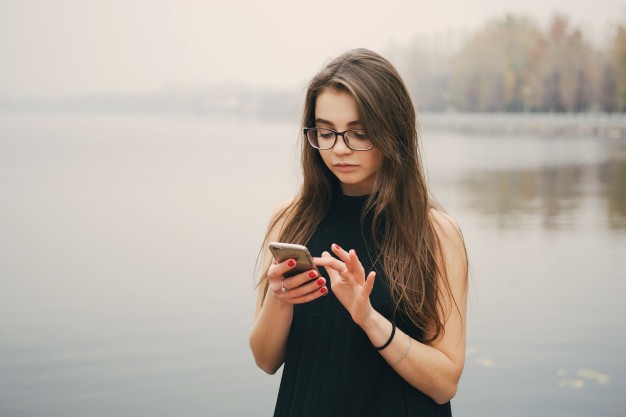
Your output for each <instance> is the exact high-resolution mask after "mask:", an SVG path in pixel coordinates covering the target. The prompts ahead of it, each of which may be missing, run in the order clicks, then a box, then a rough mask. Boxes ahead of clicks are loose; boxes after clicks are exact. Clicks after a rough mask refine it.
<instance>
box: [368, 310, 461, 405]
mask: <svg viewBox="0 0 626 417" xmlns="http://www.w3.org/2000/svg"><path fill="white" fill-rule="evenodd" d="M361 327H362V328H363V330H364V331H365V333H366V334H367V336H368V337H369V339H370V341H371V342H372V344H373V345H374V346H382V345H384V344H385V343H386V342H387V340H388V339H389V336H390V335H391V331H392V324H391V323H390V322H389V320H387V319H386V318H385V317H383V316H382V315H381V314H380V313H378V312H374V313H373V314H372V318H371V319H370V320H368V322H367V323H365V324H363V325H362V326H361ZM407 348H409V336H408V335H407V334H406V333H404V332H403V331H402V330H401V329H398V328H397V329H396V332H395V336H394V338H393V340H392V341H391V343H390V344H389V346H387V347H386V348H385V349H383V350H381V351H380V354H381V355H382V357H383V358H384V359H385V360H386V361H387V362H388V363H389V364H396V363H397V364H396V365H395V366H394V367H393V369H394V370H395V371H396V372H397V373H398V374H399V375H400V376H401V377H402V378H403V379H404V380H405V381H407V382H408V383H409V384H411V385H412V386H413V387H415V388H417V389H418V390H420V391H421V392H423V393H424V394H426V395H428V396H429V397H431V398H432V399H433V400H434V401H435V402H437V403H440V404H443V403H446V402H447V401H449V400H450V399H451V398H452V397H454V395H455V393H456V389H457V385H458V381H459V378H460V376H461V371H462V369H463V364H458V363H454V362H453V361H452V360H451V359H450V358H448V356H446V355H445V354H444V353H443V352H441V351H440V350H437V349H436V348H434V347H432V346H429V345H426V344H423V343H420V342H418V341H417V340H415V339H412V340H411V346H410V349H409V351H408V353H406V352H407ZM405 353H406V356H404V358H403V359H402V360H400V359H401V358H402V357H403V355H405ZM399 360H400V362H398V361H399Z"/></svg>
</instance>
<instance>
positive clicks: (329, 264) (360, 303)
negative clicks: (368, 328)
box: [313, 244, 376, 327]
mask: <svg viewBox="0 0 626 417" xmlns="http://www.w3.org/2000/svg"><path fill="white" fill-rule="evenodd" d="M331 249H332V251H333V253H334V254H335V255H337V256H338V257H339V259H336V258H334V257H332V256H331V255H330V253H328V252H324V253H322V257H321V258H315V259H314V260H313V262H314V263H315V265H317V266H323V267H324V268H326V271H327V272H328V276H329V278H330V282H331V289H332V292H333V293H334V294H335V296H336V297H337V299H338V300H339V302H340V303H341V304H342V305H343V306H344V307H345V308H346V310H348V312H349V313H350V315H351V316H352V320H354V322H355V323H356V324H358V325H359V326H361V327H363V325H364V324H365V323H366V322H367V320H368V319H369V318H370V317H371V316H372V314H373V313H374V309H373V308H372V304H371V303H370V294H371V293H372V288H374V277H375V276H376V273H375V272H374V271H371V272H370V273H369V274H368V276H367V279H365V270H364V269H363V265H361V261H359V258H358V257H357V256H356V251H355V250H354V249H350V251H349V252H346V251H345V250H343V249H341V248H340V247H339V246H338V245H336V244H333V245H332V247H331Z"/></svg>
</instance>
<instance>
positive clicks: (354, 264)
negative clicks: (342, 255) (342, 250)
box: [348, 249, 365, 278]
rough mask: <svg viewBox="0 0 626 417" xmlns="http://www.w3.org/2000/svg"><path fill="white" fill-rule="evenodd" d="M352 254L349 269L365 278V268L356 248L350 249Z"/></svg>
mask: <svg viewBox="0 0 626 417" xmlns="http://www.w3.org/2000/svg"><path fill="white" fill-rule="evenodd" d="M348 254H349V255H350V263H349V264H348V265H349V267H348V270H349V271H350V272H352V273H354V274H356V275H357V276H359V277H363V278H365V269H364V268H363V265H362V264H361V261H360V260H359V257H358V256H357V255H356V251H355V250H354V249H350V252H348Z"/></svg>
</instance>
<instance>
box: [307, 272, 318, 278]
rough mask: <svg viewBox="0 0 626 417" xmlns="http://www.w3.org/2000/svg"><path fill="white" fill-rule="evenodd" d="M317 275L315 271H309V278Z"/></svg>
mask: <svg viewBox="0 0 626 417" xmlns="http://www.w3.org/2000/svg"><path fill="white" fill-rule="evenodd" d="M316 276H317V272H315V271H311V272H309V278H315V277H316Z"/></svg>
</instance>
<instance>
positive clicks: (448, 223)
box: [430, 208, 467, 270]
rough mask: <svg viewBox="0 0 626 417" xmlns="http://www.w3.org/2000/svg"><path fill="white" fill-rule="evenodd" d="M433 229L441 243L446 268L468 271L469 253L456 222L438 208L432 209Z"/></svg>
mask: <svg viewBox="0 0 626 417" xmlns="http://www.w3.org/2000/svg"><path fill="white" fill-rule="evenodd" d="M430 216H431V220H432V224H433V228H434V229H435V232H436V233H437V237H438V238H439V242H440V243H441V250H442V255H443V257H444V259H445V263H446V266H447V267H448V268H451V267H452V268H453V269H454V270H459V269H461V270H466V268H467V253H466V249H465V242H464V239H463V233H462V232H461V228H460V227H459V225H458V223H457V222H456V220H454V219H453V218H452V216H450V215H449V214H447V213H444V212H443V211H441V210H438V209H436V208H431V209H430Z"/></svg>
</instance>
